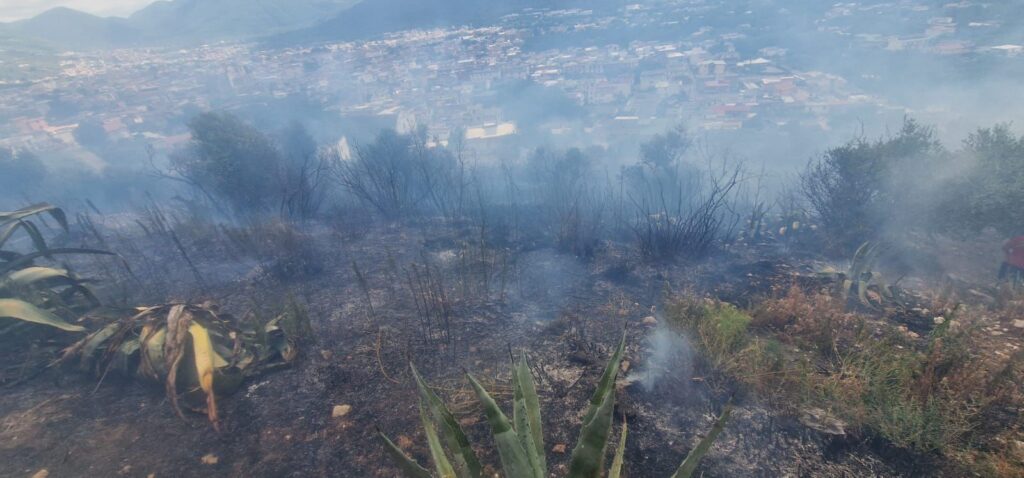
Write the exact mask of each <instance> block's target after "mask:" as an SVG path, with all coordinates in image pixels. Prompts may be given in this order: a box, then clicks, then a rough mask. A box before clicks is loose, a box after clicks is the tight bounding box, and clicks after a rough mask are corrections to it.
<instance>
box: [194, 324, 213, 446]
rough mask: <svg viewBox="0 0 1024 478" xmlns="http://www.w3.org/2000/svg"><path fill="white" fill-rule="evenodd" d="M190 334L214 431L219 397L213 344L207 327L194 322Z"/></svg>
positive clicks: (199, 377)
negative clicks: (215, 385)
mask: <svg viewBox="0 0 1024 478" xmlns="http://www.w3.org/2000/svg"><path fill="white" fill-rule="evenodd" d="M188 333H189V335H191V336H192V353H193V356H194V358H195V365H196V377H197V378H198V379H199V388H201V389H202V390H203V393H205V394H206V416H207V417H208V418H209V419H210V423H213V427H214V429H216V428H217V427H218V425H217V396H216V394H215V393H214V391H213V372H214V369H215V363H216V359H215V358H214V356H215V355H216V354H214V353H213V342H212V341H211V340H210V332H209V331H208V330H206V327H203V326H202V325H199V324H198V323H196V322H194V321H193V322H192V323H190V324H189V326H188Z"/></svg>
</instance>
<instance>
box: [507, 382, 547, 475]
mask: <svg viewBox="0 0 1024 478" xmlns="http://www.w3.org/2000/svg"><path fill="white" fill-rule="evenodd" d="M520 365H521V362H520V363H519V364H515V365H514V366H513V368H512V423H513V425H514V427H515V429H516V437H517V438H518V439H519V444H520V445H521V446H522V447H523V451H525V452H526V458H527V459H528V460H529V461H530V467H531V468H533V473H534V476H536V477H537V478H543V476H544V474H545V473H546V470H545V469H544V468H542V467H541V464H540V458H539V456H538V454H539V453H538V451H537V444H536V442H535V441H534V435H533V430H532V429H531V428H530V416H529V412H528V411H527V407H528V405H527V403H526V395H525V390H524V387H523V382H524V381H528V380H531V378H530V377H529V376H526V377H524V376H523V375H522V373H521V370H520V368H521V367H520ZM526 373H527V374H529V370H527V371H526ZM540 453H543V450H541V451H540Z"/></svg>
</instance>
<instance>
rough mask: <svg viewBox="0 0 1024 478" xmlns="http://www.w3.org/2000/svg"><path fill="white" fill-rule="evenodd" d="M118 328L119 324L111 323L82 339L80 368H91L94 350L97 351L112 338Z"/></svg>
mask: <svg viewBox="0 0 1024 478" xmlns="http://www.w3.org/2000/svg"><path fill="white" fill-rule="evenodd" d="M120 328H121V324H120V323H119V322H113V323H110V324H107V325H106V326H105V327H103V328H102V329H100V330H97V331H96V332H93V333H92V334H90V335H89V336H88V337H86V338H85V339H83V341H82V348H81V352H80V354H81V357H82V368H84V369H88V368H90V367H91V366H92V363H93V359H94V358H95V354H96V350H97V349H99V348H100V346H101V345H103V343H104V342H106V341H107V340H108V339H110V338H111V337H113V336H114V334H116V333H117V331H118V330H119V329H120Z"/></svg>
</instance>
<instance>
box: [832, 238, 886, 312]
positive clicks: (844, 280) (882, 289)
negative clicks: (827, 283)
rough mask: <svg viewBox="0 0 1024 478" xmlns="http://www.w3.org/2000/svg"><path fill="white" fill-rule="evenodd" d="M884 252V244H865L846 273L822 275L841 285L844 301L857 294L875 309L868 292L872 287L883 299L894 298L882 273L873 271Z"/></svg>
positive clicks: (868, 305)
mask: <svg viewBox="0 0 1024 478" xmlns="http://www.w3.org/2000/svg"><path fill="white" fill-rule="evenodd" d="M883 251H884V247H883V245H882V244H880V243H877V242H870V241H868V242H865V243H864V244H861V246H860V247H858V248H857V251H856V252H855V253H854V254H853V258H852V259H850V267H849V268H848V269H847V270H846V271H845V272H837V271H834V270H826V271H823V272H821V274H820V275H822V276H824V277H827V278H830V279H832V280H834V281H836V282H837V283H838V284H839V294H840V296H841V297H842V298H843V300H844V301H845V300H847V299H848V298H849V297H850V295H851V293H855V294H857V298H858V300H860V302H861V303H862V304H864V305H865V306H867V307H874V305H873V304H872V303H871V301H870V300H868V291H869V290H870V288H871V287H875V288H876V289H877V290H878V293H879V294H880V296H881V297H882V298H886V299H891V298H892V297H893V291H892V288H891V287H890V286H889V284H887V283H886V282H885V281H884V280H883V278H882V275H881V273H879V272H877V271H875V270H873V269H874V268H875V265H876V264H877V262H878V257H879V256H880V255H881V253H882V252H883Z"/></svg>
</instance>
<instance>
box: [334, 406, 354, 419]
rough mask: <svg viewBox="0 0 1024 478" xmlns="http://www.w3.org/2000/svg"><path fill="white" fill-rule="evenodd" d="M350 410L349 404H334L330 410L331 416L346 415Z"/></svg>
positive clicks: (339, 416)
mask: <svg viewBox="0 0 1024 478" xmlns="http://www.w3.org/2000/svg"><path fill="white" fill-rule="evenodd" d="M351 411H352V406H351V405H335V406H334V409H333V410H331V418H341V417H343V416H345V415H348V412H351Z"/></svg>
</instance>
